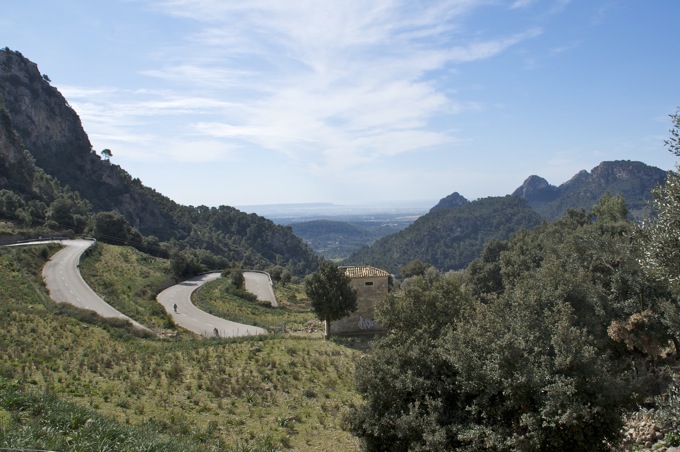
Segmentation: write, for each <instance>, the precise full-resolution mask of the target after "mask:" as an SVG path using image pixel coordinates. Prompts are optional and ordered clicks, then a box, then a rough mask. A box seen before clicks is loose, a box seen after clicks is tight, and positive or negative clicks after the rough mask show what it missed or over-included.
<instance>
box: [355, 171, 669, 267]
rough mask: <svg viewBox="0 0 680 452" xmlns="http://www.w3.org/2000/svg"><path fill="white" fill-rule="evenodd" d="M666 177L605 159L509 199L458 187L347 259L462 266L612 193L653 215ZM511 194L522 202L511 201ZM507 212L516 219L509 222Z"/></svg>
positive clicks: (637, 213)
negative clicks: (470, 194) (469, 193)
mask: <svg viewBox="0 0 680 452" xmlns="http://www.w3.org/2000/svg"><path fill="white" fill-rule="evenodd" d="M665 178H666V173H665V171H663V170H660V169H659V168H655V167H652V166H648V165H645V164H644V163H641V162H630V161H613V162H602V163H601V164H600V165H598V166H597V167H595V168H593V169H592V170H591V171H590V172H588V171H585V170H584V171H581V172H579V173H578V174H576V175H575V176H574V177H573V178H571V179H570V180H569V181H567V182H565V183H564V184H562V185H560V186H559V187H555V186H553V185H550V184H549V183H548V181H546V180H545V179H543V178H542V177H539V176H530V177H529V178H527V179H526V180H525V182H524V184H522V186H521V187H519V188H517V190H515V191H514V192H513V193H512V195H509V196H508V197H506V198H505V199H506V201H504V202H501V201H500V199H503V198H487V199H486V200H478V201H474V202H469V201H468V200H467V199H465V198H464V197H463V196H461V195H460V194H459V193H457V192H454V193H452V194H450V195H448V196H446V197H445V198H443V199H441V200H440V201H439V203H437V205H435V206H434V207H433V208H432V209H431V210H430V212H429V213H428V214H427V215H424V216H423V217H421V218H419V219H418V220H417V221H416V222H415V223H414V224H413V225H411V226H410V227H408V228H406V229H405V230H403V231H401V232H398V233H396V234H394V235H393V236H388V237H385V238H384V239H381V240H379V241H377V242H376V243H374V244H373V245H372V246H365V247H363V248H361V249H360V250H358V251H356V252H355V253H353V254H352V255H351V256H350V257H349V258H347V259H346V261H345V262H346V263H348V264H359V263H362V264H371V265H376V266H379V267H382V268H385V269H387V270H390V271H392V272H397V271H398V269H399V268H400V267H402V266H404V265H405V264H407V263H408V262H410V261H411V260H414V259H419V260H421V261H424V262H427V263H430V264H432V265H434V266H435V267H437V268H439V269H440V270H450V269H461V268H464V267H465V266H466V265H467V264H469V263H470V262H471V261H472V260H473V259H474V258H476V257H477V256H479V253H480V252H481V251H482V248H483V245H484V243H485V242H487V241H488V240H490V239H492V238H495V239H501V240H503V239H507V238H508V237H509V236H510V235H511V234H512V233H513V232H515V231H517V230H519V229H521V228H531V227H533V226H536V225H537V224H539V223H540V220H541V218H542V219H544V220H549V221H552V220H556V219H558V218H560V217H561V216H562V215H564V214H565V213H566V212H567V210H568V209H573V210H579V209H585V210H586V211H589V210H590V209H591V208H592V207H593V205H595V204H596V203H597V202H598V200H599V199H600V198H601V197H602V195H604V194H605V193H607V192H608V193H610V194H612V195H618V194H620V195H621V196H623V198H624V200H625V202H626V205H627V207H628V210H629V214H630V216H631V217H632V218H633V219H634V220H637V221H640V220H641V219H643V218H645V217H646V216H647V215H648V212H649V210H648V209H649V207H648V203H649V201H650V199H651V191H652V189H653V188H654V187H656V186H658V185H660V184H663V182H664V181H665ZM511 198H516V199H521V200H522V202H513V201H509V199H511ZM492 199H495V200H496V201H491V200H492ZM490 203H491V204H490ZM493 203H497V204H493ZM492 204H493V205H492ZM495 209H498V212H497V214H496V213H495ZM514 209H516V210H514ZM529 211H532V212H529ZM506 217H508V218H512V220H511V221H509V222H506V221H505V220H504V218H506Z"/></svg>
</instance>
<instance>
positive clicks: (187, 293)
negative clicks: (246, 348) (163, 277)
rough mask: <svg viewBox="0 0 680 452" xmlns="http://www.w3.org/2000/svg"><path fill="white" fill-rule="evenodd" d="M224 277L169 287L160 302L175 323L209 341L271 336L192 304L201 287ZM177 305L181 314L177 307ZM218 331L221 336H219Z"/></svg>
mask: <svg viewBox="0 0 680 452" xmlns="http://www.w3.org/2000/svg"><path fill="white" fill-rule="evenodd" d="M219 277H220V273H208V274H205V275H201V276H197V277H195V278H191V279H188V280H186V281H184V282H181V283H179V284H176V285H174V286H171V287H168V288H167V289H165V290H164V291H163V292H161V293H159V294H158V296H157V297H156V299H157V300H158V302H159V303H160V304H161V305H163V307H164V308H165V310H166V311H167V312H168V313H169V314H170V315H171V316H172V319H173V320H174V321H175V323H176V324H177V325H179V326H181V327H183V328H186V329H188V330H190V331H193V332H194V333H196V334H200V335H202V336H205V337H215V336H218V335H219V337H236V336H253V335H257V334H267V330H265V329H263V328H258V327H256V326H251V325H244V324H242V323H236V322H232V321H230V320H225V319H222V318H220V317H215V316H214V315H212V314H208V313H207V312H204V311H201V310H200V309H198V308H197V307H196V306H194V305H193V303H192V302H191V293H192V292H193V291H194V290H196V289H198V288H199V287H200V286H201V285H203V284H205V283H207V282H208V281H212V280H214V279H217V278H219ZM175 304H176V305H177V312H175V310H174V305H175ZM215 329H217V334H215Z"/></svg>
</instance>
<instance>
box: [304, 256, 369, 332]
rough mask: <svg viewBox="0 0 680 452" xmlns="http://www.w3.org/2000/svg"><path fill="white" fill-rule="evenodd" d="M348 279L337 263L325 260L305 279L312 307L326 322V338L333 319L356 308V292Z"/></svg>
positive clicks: (306, 291) (341, 316) (306, 290)
mask: <svg viewBox="0 0 680 452" xmlns="http://www.w3.org/2000/svg"><path fill="white" fill-rule="evenodd" d="M350 281H351V279H350V277H349V276H347V275H346V274H345V272H343V271H342V270H341V269H340V268H338V266H337V265H335V264H333V263H332V262H327V261H326V262H322V263H321V265H319V270H318V271H317V272H315V273H313V274H312V275H311V276H309V277H307V279H305V293H306V294H307V297H308V298H309V300H310V302H311V304H312V309H313V310H314V313H315V314H316V316H317V318H318V319H319V320H323V321H324V322H325V324H326V335H325V337H326V339H328V337H330V334H331V322H332V321H333V320H339V319H341V318H343V317H345V316H347V315H349V314H350V313H351V312H354V311H356V309H357V294H356V291H355V290H354V289H352V287H351V286H350Z"/></svg>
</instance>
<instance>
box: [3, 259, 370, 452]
mask: <svg viewBox="0 0 680 452" xmlns="http://www.w3.org/2000/svg"><path fill="white" fill-rule="evenodd" d="M106 248H109V247H108V246H106V247H104V249H102V252H101V256H102V257H100V258H98V259H99V260H100V262H101V264H97V265H104V263H105V266H104V268H108V269H111V270H113V269H115V271H112V273H113V274H115V275H118V278H119V279H120V281H118V280H117V279H118V278H114V279H113V280H111V279H109V280H108V281H109V282H108V283H106V284H110V286H109V287H108V290H109V295H108V296H109V297H113V298H118V299H129V302H131V303H132V302H134V301H135V300H140V299H144V297H139V298H137V297H132V296H131V295H130V294H132V293H142V292H143V291H144V290H146V289H141V288H140V286H137V282H135V280H132V281H129V282H127V283H126V279H127V278H128V277H134V275H132V274H131V272H132V270H130V271H128V270H126V269H125V265H123V264H121V263H118V262H116V261H117V260H118V259H120V260H124V261H125V262H128V263H130V265H131V267H132V268H133V269H135V268H137V269H138V267H137V266H143V265H151V263H149V262H144V261H142V262H141V263H140V261H139V259H142V258H143V256H137V255H135V254H134V253H135V252H133V251H131V250H128V249H111V250H107V249H106ZM111 248H117V247H111ZM56 249H57V247H56V246H55V245H50V246H39V247H27V248H22V249H3V250H0V281H2V283H1V284H0V448H3V447H5V448H7V447H30V448H44V449H62V450H92V449H93V448H92V444H104V445H108V446H107V447H109V446H110V447H109V448H110V449H140V450H175V449H172V448H171V447H170V446H168V445H169V444H175V443H176V444H177V445H178V446H177V448H176V449H182V450H253V451H256V450H257V451H259V450H262V451H265V450H266V451H270V450H283V449H295V450H356V449H357V448H358V442H357V440H356V439H355V438H354V437H352V436H351V435H350V434H349V433H347V432H345V431H344V430H343V429H342V423H341V419H342V415H343V413H344V412H346V410H347V409H348V407H349V406H351V405H353V404H356V403H359V397H358V395H357V394H356V393H355V391H354V389H353V384H352V380H353V369H354V367H353V366H354V364H353V363H354V359H355V357H356V356H358V354H359V352H357V351H355V350H352V349H350V348H348V347H345V346H342V345H338V343H335V342H332V341H324V340H320V339H317V338H315V337H314V336H313V335H306V336H294V335H287V334H283V335H281V334H279V335H269V336H264V337H252V338H244V339H211V340H198V339H181V340H175V341H173V340H167V339H166V340H161V339H156V338H140V337H137V336H134V335H132V334H130V333H129V332H127V330H125V328H119V326H118V325H111V324H108V323H106V322H105V321H102V322H95V321H91V322H89V323H85V322H82V321H81V319H80V318H79V317H78V315H76V314H74V313H73V312H70V311H68V312H67V311H62V310H60V309H58V307H57V306H56V305H55V304H54V303H52V302H51V301H50V300H49V298H48V297H47V294H46V292H45V289H44V287H43V285H42V280H41V275H40V270H41V268H42V265H43V264H44V262H45V261H46V259H47V258H48V257H49V255H50V254H51V253H53V252H55V251H56ZM130 253H132V254H130ZM115 256H117V257H115ZM104 257H106V259H104ZM114 257H115V258H114ZM87 264H88V263H87V262H86V263H85V264H84V266H86V265H87ZM95 268H96V267H95ZM135 271H138V270H135ZM91 277H92V278H93V279H94V280H97V281H96V282H97V283H98V284H103V283H102V282H101V281H99V279H100V278H103V275H102V273H101V270H97V272H93V273H91ZM107 278H111V277H110V276H108V277H107ZM159 280H160V279H159ZM128 285H129V287H128ZM118 290H121V291H122V294H120V293H118V292H117V291H118ZM140 309H141V312H148V308H140ZM263 309H265V308H263ZM303 310H304V309H303ZM273 311H275V310H272V312H273ZM302 314H303V315H309V313H305V312H302ZM258 315H259V314H258ZM169 438H171V440H170V439H169ZM126 441H127V442H126ZM166 446H167V447H166ZM97 448H99V447H97Z"/></svg>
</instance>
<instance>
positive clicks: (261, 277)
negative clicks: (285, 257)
mask: <svg viewBox="0 0 680 452" xmlns="http://www.w3.org/2000/svg"><path fill="white" fill-rule="evenodd" d="M243 277H244V278H245V280H246V290H247V291H248V292H250V293H252V294H254V295H255V296H257V299H258V300H260V301H268V302H269V303H271V304H272V306H274V307H275V308H278V307H279V303H278V301H276V295H274V288H273V287H272V280H271V278H270V277H269V275H268V274H266V273H262V272H243Z"/></svg>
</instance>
